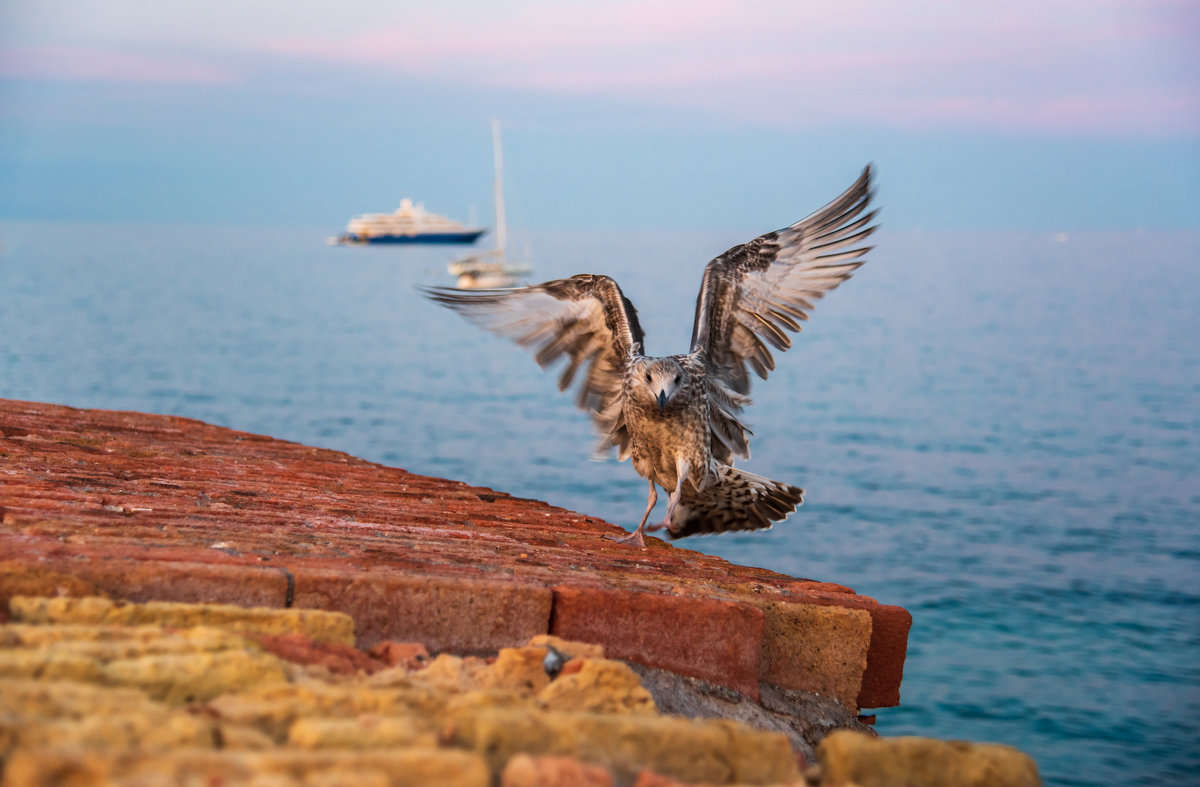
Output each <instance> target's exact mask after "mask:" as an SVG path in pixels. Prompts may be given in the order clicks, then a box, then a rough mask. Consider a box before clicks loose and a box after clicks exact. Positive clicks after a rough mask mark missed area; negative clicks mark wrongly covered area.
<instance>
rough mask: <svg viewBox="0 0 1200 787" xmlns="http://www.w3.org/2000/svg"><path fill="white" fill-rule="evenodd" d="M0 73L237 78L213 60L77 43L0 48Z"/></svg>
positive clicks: (98, 78)
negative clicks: (75, 44) (76, 44)
mask: <svg viewBox="0 0 1200 787" xmlns="http://www.w3.org/2000/svg"><path fill="white" fill-rule="evenodd" d="M0 74H3V75H4V76H6V77H9V78H16V79H38V80H52V81H69V82H136V83H162V84H206V85H214V84H227V83H231V82H236V81H238V79H237V77H236V75H235V74H234V73H233V72H232V71H230V70H229V69H228V68H226V67H224V66H220V65H215V64H213V63H208V62H201V61H194V60H187V59H184V58H177V57H162V56H155V55H145V54H136V53H130V52H117V51H113V50H109V49H100V48H94V47H78V46H42V47H23V48H16V49H7V50H2V51H0Z"/></svg>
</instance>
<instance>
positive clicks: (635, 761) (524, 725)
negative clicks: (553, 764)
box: [454, 710, 799, 784]
mask: <svg viewBox="0 0 1200 787" xmlns="http://www.w3.org/2000/svg"><path fill="white" fill-rule="evenodd" d="M730 724H732V723H731V722H712V721H692V720H689V719H683V718H678V717H674V716H611V715H603V714H592V713H550V712H536V711H532V712H531V711H524V710H485V711H481V712H479V713H477V714H475V715H474V716H473V717H472V718H460V719H458V720H457V724H456V725H455V728H454V734H455V740H456V743H457V744H458V745H461V746H463V747H465V748H468V749H472V750H474V751H476V752H479V753H480V754H481V755H483V756H485V757H487V758H488V762H489V764H490V766H491V767H492V768H493V770H495V771H497V772H499V770H500V769H501V768H502V767H503V766H504V764H505V763H506V762H507V761H508V760H509V759H510V758H511V757H513V756H514V755H516V754H519V753H526V754H532V755H561V756H569V757H575V758H577V759H579V760H582V761H584V762H591V763H596V764H602V765H605V766H608V767H611V768H612V769H613V770H614V772H615V773H616V775H617V778H618V780H630V779H632V778H633V776H634V775H635V774H636V773H637V772H638V771H640V770H642V769H649V770H653V771H655V772H657V773H661V774H664V775H667V776H671V777H674V778H676V779H679V780H681V781H684V782H706V783H713V784H728V783H733V782H741V783H746V784H753V783H760V784H761V783H773V782H784V781H792V780H795V779H797V778H799V772H798V769H797V767H796V762H795V759H794V758H793V756H792V753H791V748H790V746H788V744H787V739H786V738H785V737H784V736H783V735H781V734H778V733H769V732H760V731H757V730H751V729H749V728H744V732H741V733H739V735H737V736H735V735H733V734H731V732H730ZM766 739H771V740H769V741H768V740H766ZM760 740H763V741H765V743H763V744H762V745H756V742H757V741H760ZM780 741H781V742H782V745H780ZM735 745H736V746H743V747H745V746H751V745H754V751H755V756H757V757H760V758H762V761H761V762H758V763H756V764H755V766H754V767H753V768H751V767H747V766H746V764H745V763H744V762H743V759H742V758H741V757H740V756H738V754H737V753H736V752H735V751H734V750H733V749H734V746H735Z"/></svg>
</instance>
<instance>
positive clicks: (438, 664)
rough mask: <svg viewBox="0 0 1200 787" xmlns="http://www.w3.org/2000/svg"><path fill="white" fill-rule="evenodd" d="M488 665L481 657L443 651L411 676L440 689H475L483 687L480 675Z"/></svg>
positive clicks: (417, 680)
mask: <svg viewBox="0 0 1200 787" xmlns="http://www.w3.org/2000/svg"><path fill="white" fill-rule="evenodd" d="M487 666H488V665H487V662H486V661H484V660H483V659H480V658H474V657H471V656H468V657H466V658H461V657H459V656H452V655H450V654H449V653H442V654H440V655H438V657H437V658H436V659H434V660H433V661H431V662H430V663H429V666H428V667H426V668H425V669H422V670H417V671H416V672H413V673H411V674H410V676H409V677H411V678H412V680H413V682H414V683H417V684H421V685H424V686H429V687H431V688H434V689H437V690H439V691H474V690H475V689H480V688H483V687H482V686H481V685H480V683H479V676H480V674H481V673H482V672H483V671H484V670H485V669H487Z"/></svg>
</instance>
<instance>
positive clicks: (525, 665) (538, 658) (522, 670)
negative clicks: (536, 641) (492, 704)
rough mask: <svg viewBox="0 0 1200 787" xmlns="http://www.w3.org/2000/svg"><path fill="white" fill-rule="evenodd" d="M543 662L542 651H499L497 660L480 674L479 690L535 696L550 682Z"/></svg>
mask: <svg viewBox="0 0 1200 787" xmlns="http://www.w3.org/2000/svg"><path fill="white" fill-rule="evenodd" d="M545 660H546V649H545V648H501V649H500V652H499V653H498V654H497V655H496V660H495V661H494V662H492V663H491V664H489V665H487V668H486V669H484V670H483V671H482V672H480V673H479V675H478V677H477V680H478V684H479V687H480V688H483V689H508V690H511V691H519V692H522V693H525V694H530V695H532V694H535V693H537V692H538V691H541V690H542V689H544V688H545V687H546V685H547V684H548V683H550V676H548V675H547V674H546V668H545V665H544V662H545Z"/></svg>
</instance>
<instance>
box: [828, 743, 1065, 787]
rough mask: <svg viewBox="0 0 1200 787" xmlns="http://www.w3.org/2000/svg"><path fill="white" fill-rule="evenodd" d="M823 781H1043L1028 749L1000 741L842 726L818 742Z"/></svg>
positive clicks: (1017, 784) (939, 785)
mask: <svg viewBox="0 0 1200 787" xmlns="http://www.w3.org/2000/svg"><path fill="white" fill-rule="evenodd" d="M817 757H818V758H819V759H820V761H821V783H822V784H826V785H833V784H846V783H851V782H853V783H854V784H856V785H858V786H859V787H892V785H905V784H920V785H922V787H1037V786H1038V785H1040V784H1041V779H1040V778H1039V777H1038V772H1037V765H1036V764H1035V763H1034V761H1033V760H1032V759H1031V758H1030V757H1029V756H1028V755H1026V754H1023V753H1021V752H1019V751H1017V750H1016V749H1014V748H1011V747H1009V746H1001V745H998V744H994V743H966V742H964V741H940V740H933V739H931V738H915V737H902V738H875V737H872V736H870V735H864V734H862V733H858V732H850V731H848V730H838V731H836V732H834V733H832V734H830V735H828V736H826V737H825V739H824V740H822V741H821V744H820V746H818V748H817Z"/></svg>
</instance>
